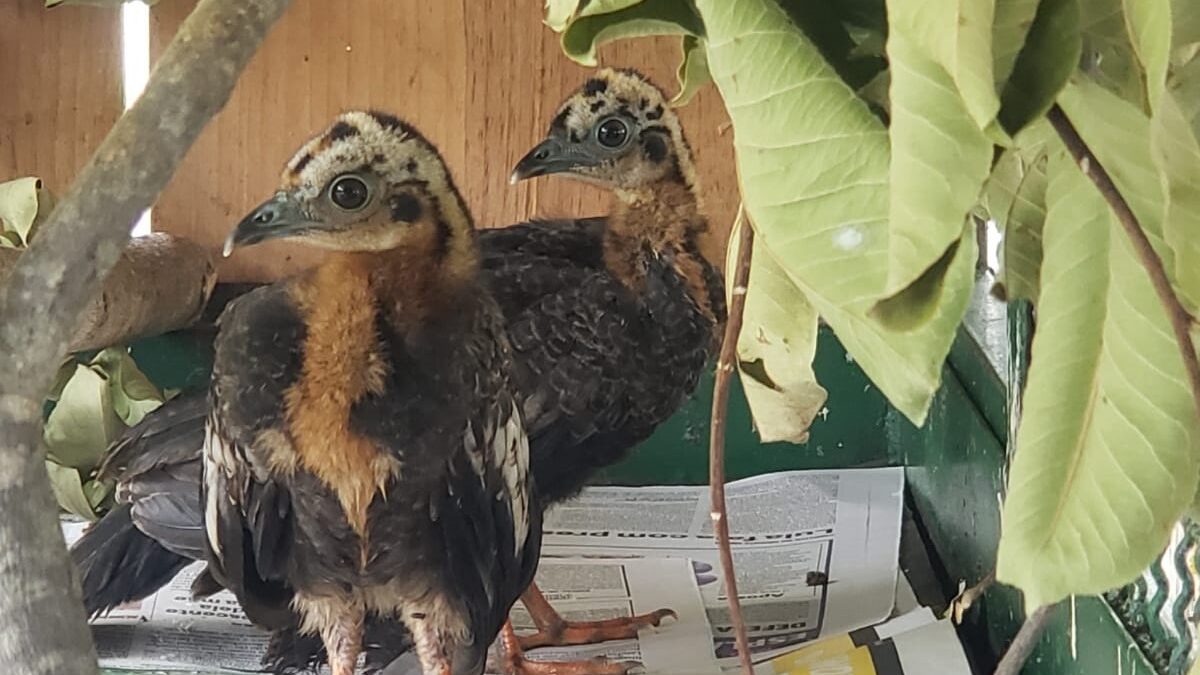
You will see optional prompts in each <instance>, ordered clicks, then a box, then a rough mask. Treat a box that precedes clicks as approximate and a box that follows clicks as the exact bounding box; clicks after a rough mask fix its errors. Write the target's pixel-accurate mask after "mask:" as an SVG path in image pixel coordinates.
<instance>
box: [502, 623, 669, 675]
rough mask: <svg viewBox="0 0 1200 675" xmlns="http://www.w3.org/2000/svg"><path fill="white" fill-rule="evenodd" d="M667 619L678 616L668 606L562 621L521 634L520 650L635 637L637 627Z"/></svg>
mask: <svg viewBox="0 0 1200 675" xmlns="http://www.w3.org/2000/svg"><path fill="white" fill-rule="evenodd" d="M668 618H670V619H677V618H678V615H677V614H676V613H675V612H674V611H673V610H670V609H659V610H656V611H653V612H649V613H647V614H638V615H637V616H627V617H622V618H619V619H606V620H604V621H562V622H560V623H557V624H556V625H552V626H550V627H548V628H546V629H544V630H539V631H538V632H536V633H533V634H532V635H522V636H520V637H519V638H518V640H519V641H520V644H521V648H522V649H536V648H537V647H566V646H571V645H590V644H596V643H597V642H608V641H609V640H629V639H633V638H636V637H637V634H638V631H639V630H641V629H643V628H650V627H658V626H659V625H660V624H662V622H663V620H664V619H668ZM606 672H607V671H606Z"/></svg>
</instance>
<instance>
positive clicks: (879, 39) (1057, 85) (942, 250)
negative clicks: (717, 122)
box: [547, 0, 1200, 606]
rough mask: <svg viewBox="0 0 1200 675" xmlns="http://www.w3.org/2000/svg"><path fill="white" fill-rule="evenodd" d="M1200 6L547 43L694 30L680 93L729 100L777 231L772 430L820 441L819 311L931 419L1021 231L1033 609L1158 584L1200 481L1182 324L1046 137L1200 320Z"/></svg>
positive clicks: (822, 22) (632, 23)
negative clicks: (993, 246) (985, 295)
mask: <svg viewBox="0 0 1200 675" xmlns="http://www.w3.org/2000/svg"><path fill="white" fill-rule="evenodd" d="M1189 3H1190V0H854V1H852V2H850V1H838V0H803V1H801V0H670V1H668V0H640V1H639V0H610V1H607V2H605V1H601V0H594V1H592V2H589V1H588V0H568V1H566V2H562V1H557V0H550V1H549V2H548V15H547V24H548V25H550V26H551V27H552V28H553V29H555V30H558V31H560V32H562V34H563V45H564V49H565V51H566V53H567V54H568V56H571V57H572V58H574V59H576V60H578V61H580V62H582V63H587V64H591V63H594V62H595V60H596V56H595V48H596V46H597V45H599V44H600V43H602V42H604V41H606V40H608V39H615V38H617V37H625V36H630V35H646V34H659V35H677V36H682V37H681V40H682V43H683V54H684V57H685V58H684V62H683V64H682V65H681V68H680V83H681V94H680V96H679V98H678V100H679V101H686V100H688V99H689V98H690V97H691V95H692V94H693V93H694V92H695V90H696V89H698V88H699V87H700V86H703V84H704V81H705V80H706V78H707V77H711V79H712V82H713V83H714V84H715V85H716V88H717V89H718V90H719V92H720V95H721V97H722V99H723V100H724V102H725V105H726V107H727V109H728V111H729V114H730V118H731V119H732V122H733V130H734V133H733V139H734V140H733V142H734V146H735V149H736V153H737V170H738V175H739V179H740V181H741V196H742V199H743V202H744V208H745V213H746V215H747V216H748V220H749V222H750V223H751V224H752V225H753V227H754V228H755V231H756V234H757V237H756V242H757V243H756V248H755V252H754V262H753V264H752V268H751V283H750V288H749V290H748V297H747V305H746V318H745V328H744V330H743V334H742V336H741V339H740V341H739V355H740V358H741V367H742V376H743V381H744V382H745V383H746V388H747V391H748V393H749V395H750V400H751V406H752V408H753V410H754V415H755V419H756V423H757V426H758V427H759V428H760V432H769V433H779V434H781V435H780V436H777V437H783V438H793V439H794V438H802V437H803V432H804V429H803V428H801V427H802V426H804V425H806V424H807V423H809V422H810V421H811V419H812V416H811V412H812V406H820V405H822V402H821V398H823V397H820V398H818V397H816V396H798V395H796V396H789V395H788V392H804V391H807V392H816V391H818V390H819V384H817V383H816V382H815V381H814V379H813V375H812V370H811V359H812V355H813V350H814V349H815V344H814V340H815V334H816V331H815V326H816V323H817V316H818V315H819V316H820V317H821V318H823V319H824V320H825V321H826V322H828V324H829V325H830V326H831V327H832V328H833V330H834V331H835V332H836V333H837V335H838V337H839V338H840V340H841V341H842V343H843V344H844V345H845V347H846V349H847V350H848V352H849V353H850V355H851V356H852V357H853V358H854V359H855V361H856V362H857V363H858V364H859V365H861V366H862V368H863V370H864V371H865V372H866V373H867V374H868V375H869V376H870V377H871V379H872V380H873V381H874V382H875V384H876V385H877V386H878V387H879V388H880V389H881V390H882V391H883V392H884V394H886V395H887V397H888V398H889V400H890V401H891V402H892V403H893V405H895V407H896V408H897V409H898V410H900V411H901V412H903V413H904V414H905V415H906V416H907V417H908V418H909V419H910V420H912V422H913V423H914V424H918V425H920V424H922V423H923V421H924V419H925V415H926V412H927V410H928V407H929V403H930V400H931V397H932V396H933V394H934V392H935V391H936V390H937V388H938V387H939V385H940V374H941V368H942V363H943V361H944V359H945V357H946V354H947V352H948V350H949V348H950V344H951V342H952V341H953V339H954V337H955V335H956V332H957V329H958V324H959V322H960V320H961V318H962V316H963V313H964V311H965V308H966V303H967V301H968V297H969V295H970V290H971V287H972V284H973V283H974V274H973V267H974V262H975V258H976V254H977V252H976V249H975V238H974V219H975V218H988V219H993V220H995V221H996V222H997V223H998V225H999V226H1000V227H1001V228H1002V229H1003V231H1004V234H1005V240H1004V244H1003V255H1002V258H1003V270H1002V272H1001V278H1000V283H1001V284H1002V286H1003V288H1004V290H1005V292H1006V295H1007V296H1008V297H1010V298H1022V299H1026V300H1029V301H1031V302H1033V303H1034V304H1035V308H1036V311H1037V318H1038V330H1037V334H1036V335H1035V338H1034V347H1033V361H1032V363H1031V365H1030V373H1029V379H1028V385H1027V388H1026V391H1025V394H1024V396H1025V399H1024V405H1023V415H1022V419H1021V420H1020V425H1019V429H1018V431H1017V434H1016V438H1015V443H1016V446H1017V453H1016V457H1015V461H1014V464H1013V467H1012V472H1011V477H1010V481H1009V491H1008V496H1007V499H1006V503H1005V505H1004V522H1003V525H1004V527H1003V534H1002V538H1001V543H1000V551H999V556H998V569H997V571H998V576H999V579H1000V580H1001V581H1004V582H1007V583H1012V584H1014V585H1016V586H1018V587H1020V588H1021V589H1022V590H1023V591H1024V592H1025V594H1026V598H1027V600H1028V601H1029V603H1030V605H1031V606H1033V605H1040V604H1045V603H1051V602H1054V601H1056V600H1059V599H1061V598H1063V597H1065V596H1067V595H1069V594H1074V593H1096V592H1099V591H1103V590H1105V589H1107V588H1111V587H1114V586H1117V585H1120V584H1122V583H1124V582H1126V581H1128V580H1129V579H1131V578H1132V577H1134V576H1135V575H1136V574H1137V573H1138V572H1139V571H1140V570H1141V569H1142V568H1144V567H1145V566H1146V564H1147V563H1149V562H1150V561H1151V560H1152V559H1153V558H1154V557H1155V556H1156V555H1157V554H1158V553H1159V552H1160V551H1161V550H1162V548H1163V546H1164V545H1165V544H1166V541H1167V534H1168V532H1169V530H1170V528H1171V526H1172V524H1173V523H1174V522H1175V521H1176V520H1177V519H1178V518H1179V517H1180V516H1181V515H1182V514H1183V513H1184V512H1185V510H1186V509H1187V508H1188V506H1189V505H1190V503H1191V502H1192V499H1193V495H1195V494H1196V488H1197V483H1198V479H1200V454H1198V450H1200V448H1198V447H1197V446H1198V444H1200V437H1198V436H1200V421H1198V420H1197V418H1196V413H1195V408H1194V405H1193V395H1194V394H1196V392H1192V391H1191V390H1190V388H1189V386H1188V381H1187V379H1186V378H1185V377H1184V369H1183V366H1182V359H1181V355H1180V354H1181V352H1180V349H1181V346H1180V345H1179V344H1177V342H1176V340H1175V337H1174V335H1173V333H1172V331H1171V328H1170V325H1169V323H1168V320H1167V314H1166V310H1165V309H1164V307H1163V305H1162V303H1161V302H1160V301H1159V299H1158V297H1157V296H1156V294H1155V291H1154V288H1153V287H1152V285H1151V281H1150V277H1149V276H1148V275H1147V273H1146V269H1145V267H1144V266H1143V263H1142V262H1141V261H1140V260H1139V258H1138V257H1137V256H1136V255H1135V254H1134V249H1133V248H1132V246H1131V244H1130V242H1129V238H1128V237H1127V236H1126V233H1125V232H1124V230H1122V229H1121V228H1120V227H1119V226H1118V224H1117V221H1116V220H1115V216H1114V215H1113V213H1112V211H1111V209H1110V208H1109V206H1108V204H1107V203H1106V202H1105V200H1104V198H1103V197H1102V195H1101V193H1100V192H1099V190H1098V188H1097V187H1096V186H1095V185H1094V184H1093V182H1092V181H1091V180H1090V179H1089V178H1088V177H1087V176H1086V175H1085V172H1084V171H1081V170H1080V167H1078V166H1076V165H1075V163H1074V162H1073V161H1072V160H1071V159H1070V157H1069V156H1068V155H1067V153H1066V150H1065V146H1064V145H1063V143H1062V141H1061V139H1060V138H1059V137H1058V135H1057V134H1056V132H1055V131H1054V129H1053V128H1052V127H1051V126H1050V125H1049V124H1048V123H1047V122H1046V121H1045V119H1044V118H1045V115H1046V113H1047V111H1049V110H1050V109H1051V107H1052V106H1055V105H1057V106H1059V108H1061V110H1062V111H1063V112H1064V113H1065V115H1066V116H1067V118H1069V119H1070V121H1071V123H1072V125H1073V126H1074V127H1075V128H1076V129H1077V130H1078V132H1079V134H1080V136H1081V137H1082V138H1083V140H1084V142H1085V143H1086V144H1087V145H1088V147H1089V148H1090V150H1091V151H1092V152H1093V153H1094V154H1095V156H1096V157H1097V158H1098V159H1099V162H1100V163H1101V165H1102V166H1103V167H1104V169H1105V170H1107V172H1108V173H1109V174H1110V175H1111V176H1112V177H1113V180H1114V182H1115V183H1116V185H1117V188H1118V189H1119V191H1120V192H1121V194H1122V196H1123V197H1124V198H1125V199H1126V200H1127V201H1128V203H1129V204H1130V206H1131V208H1132V210H1133V212H1134V214H1135V215H1136V216H1137V218H1138V220H1139V221H1140V226H1141V227H1142V228H1143V229H1144V231H1145V233H1146V235H1147V237H1148V238H1149V240H1150V242H1151V244H1152V246H1153V248H1154V250H1155V252H1156V253H1157V255H1158V257H1159V258H1160V259H1161V260H1162V263H1163V265H1164V267H1165V270H1166V274H1167V277H1168V279H1169V281H1170V282H1171V284H1172V286H1173V288H1172V289H1171V290H1172V291H1173V292H1174V293H1176V294H1177V295H1178V296H1179V297H1180V298H1181V299H1182V300H1183V302H1184V303H1185V306H1187V307H1189V308H1190V309H1192V310H1196V309H1197V308H1200V180H1198V179H1197V177H1198V176H1200V12H1198V11H1196V10H1195V9H1194V8H1193V7H1191V6H1190V4H1189ZM600 26H602V27H603V29H602V30H600V29H598V28H597V27H600ZM1188 347H1189V348H1190V347H1191V346H1190V345H1188ZM821 391H822V393H823V390H821ZM784 409H789V410H790V413H791V414H786V413H785V412H784ZM775 420H781V422H780V424H779V425H778V427H782V429H780V428H778V427H775V428H773V422H774V421H775Z"/></svg>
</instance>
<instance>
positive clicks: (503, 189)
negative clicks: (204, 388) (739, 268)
mask: <svg viewBox="0 0 1200 675" xmlns="http://www.w3.org/2000/svg"><path fill="white" fill-rule="evenodd" d="M190 6H191V3H188V2H183V1H182V0H175V1H174V2H169V3H165V2H164V3H159V4H158V5H156V6H155V7H154V9H153V11H152V18H151V34H152V41H151V52H152V54H157V53H161V50H162V48H163V47H164V46H165V43H166V41H167V40H169V38H170V36H171V35H172V34H173V33H174V31H175V30H176V29H177V27H178V25H179V23H180V22H181V21H182V20H183V18H184V17H185V16H186V13H187V11H188V10H189V9H190ZM541 6H542V5H541V3H538V2H521V3H511V2H501V1H500V0H483V1H481V2H473V3H453V2H446V3H430V2H421V1H419V0H357V1H356V2H355V3H353V4H340V3H324V2H319V0H296V2H295V4H294V5H293V6H292V8H291V9H290V10H289V11H288V14H287V15H285V16H284V18H283V20H282V21H281V22H280V24H279V25H278V26H277V27H276V29H275V30H274V31H273V33H272V34H271V36H270V37H269V38H268V40H267V43H266V44H265V45H264V47H263V50H262V51H261V52H260V53H259V54H258V55H257V56H256V57H255V59H254V60H253V61H252V62H251V64H250V67H249V68H248V69H247V71H246V73H245V74H244V75H243V76H242V80H241V82H240V83H239V85H238V87H237V90H236V91H235V92H234V95H233V98H232V100H231V101H230V103H229V105H228V106H227V108H226V109H225V110H224V111H223V112H222V113H221V114H220V115H219V116H218V118H217V120H215V121H214V123H213V124H212V125H211V126H210V127H209V129H207V130H206V131H205V133H204V134H203V135H202V137H201V139H200V141H199V142H198V143H197V145H196V147H194V148H193V149H192V152H191V154H190V155H189V156H188V158H187V159H186V160H185V162H184V164H183V166H182V167H181V168H180V171H179V173H178V174H177V175H176V177H175V179H174V181H173V182H172V185H171V187H170V188H169V189H168V190H167V192H166V193H164V195H163V197H162V198H161V199H160V201H159V204H158V206H157V208H156V211H155V228H156V229H164V230H167V231H170V232H172V233H174V234H181V235H184V236H188V237H191V238H193V239H196V240H197V241H199V242H201V243H203V244H205V245H207V246H211V247H213V248H216V247H217V246H219V245H220V242H221V241H222V240H223V239H224V237H225V235H226V233H227V232H228V230H229V228H230V227H231V226H232V225H233V223H234V222H236V220H237V219H238V218H239V217H241V216H242V215H243V214H245V213H246V212H247V211H248V210H249V209H250V208H252V207H253V206H254V205H255V204H256V203H257V202H258V201H260V200H261V199H263V198H265V197H266V196H267V195H269V194H270V192H271V191H272V190H273V189H274V188H275V186H276V184H277V178H278V171H279V168H280V167H281V166H282V165H283V163H284V162H285V161H286V160H287V159H288V158H289V157H290V156H291V153H292V151H293V150H294V149H295V148H296V147H297V146H298V145H299V144H300V142H301V141H303V139H304V138H306V137H307V136H308V135H310V134H312V133H313V132H315V131H317V130H319V129H320V128H321V127H322V126H323V125H324V124H326V123H327V122H328V121H329V120H330V119H331V118H332V117H333V116H334V115H335V114H337V113H338V112H339V111H341V110H345V109H348V108H356V107H374V108H380V109H383V110H387V111H390V112H393V113H395V114H398V115H400V116H401V117H404V118H405V119H407V120H409V121H410V122H412V123H413V124H415V125H416V126H417V127H419V128H420V129H421V130H422V131H423V132H424V133H425V135H426V136H427V137H428V138H429V139H430V140H432V141H433V142H434V143H436V144H438V146H439V148H440V149H441V151H442V153H443V155H444V157H445V159H446V161H447V163H448V164H449V165H450V167H451V169H452V170H453V172H454V175H455V177H456V180H457V182H458V184H459V187H460V189H461V190H462V192H463V194H464V197H465V198H466V199H467V201H468V203H469V204H470V206H471V208H472V210H473V212H474V214H475V216H476V220H477V222H478V223H479V225H480V226H484V227H488V226H502V225H507V224H510V223H513V222H518V221H521V220H525V219H528V218H530V217H533V216H555V215H557V216H565V215H574V216H582V215H594V214H598V213H603V212H605V211H606V210H607V197H606V196H605V195H604V194H603V193H601V192H599V191H598V190H596V189H595V188H590V187H588V186H585V185H582V184H577V183H573V182H569V181H564V180H552V179H540V180H536V181H530V182H528V183H526V184H523V185H520V186H517V187H515V188H514V187H512V186H509V185H508V175H509V173H510V171H511V170H512V166H513V164H514V163H515V162H516V160H517V159H518V158H520V156H521V155H523V154H524V153H525V152H526V151H527V150H528V149H529V148H530V147H531V146H532V145H533V144H534V143H536V142H537V141H538V140H540V138H541V136H542V134H544V133H545V130H546V128H547V125H548V124H549V120H550V117H551V116H552V114H553V111H554V110H555V109H556V108H557V106H558V104H559V103H560V102H561V100H562V98H563V97H564V96H565V95H566V94H567V93H568V92H569V91H570V90H571V89H573V88H574V87H576V86H578V85H579V83H580V82H582V80H583V79H584V78H585V77H586V76H587V73H588V69H586V68H581V67H579V66H577V65H576V64H574V63H572V62H570V61H569V60H568V59H566V57H564V56H562V54H561V51H560V49H559V46H558V37H557V35H555V34H554V33H553V32H551V31H550V30H549V29H547V28H545V27H544V26H543V25H542V23H541V18H542V15H541ZM350 8H353V9H352V10H351V9H350ZM678 60H679V44H678V40H665V39H664V40H653V41H644V40H643V41H638V42H636V43H628V44H618V45H614V46H612V47H610V48H608V49H606V50H605V51H604V53H603V54H602V61H603V64H604V65H612V66H633V67H637V68H639V69H641V70H643V72H645V73H646V74H648V75H650V76H651V77H653V78H654V79H655V80H656V81H657V82H659V83H660V84H661V85H663V86H664V87H666V88H667V89H668V90H669V91H673V90H674V86H675V84H674V69H675V67H676V65H677V63H678ZM682 115H683V118H684V124H685V126H686V127H687V130H688V133H689V140H690V141H691V142H692V145H693V148H694V149H695V150H696V152H697V154H698V156H699V165H700V172H701V176H702V180H703V181H704V186H705V189H706V194H707V203H708V205H709V209H710V214H711V215H712V217H713V221H714V223H715V224H716V225H717V226H718V227H719V228H721V229H722V231H726V232H727V231H728V228H729V223H730V221H731V219H732V217H733V213H734V211H735V210H736V208H737V198H736V190H734V189H733V187H734V186H735V176H734V170H733V164H732V147H731V146H730V139H729V138H728V137H724V138H722V137H719V136H718V128H719V127H720V126H721V125H722V123H723V122H724V121H725V120H726V119H727V118H726V116H725V113H724V109H723V107H722V105H721V101H720V98H719V96H718V95H717V94H716V92H715V91H713V90H709V91H705V92H702V94H701V95H700V96H699V97H698V98H697V99H696V100H695V101H693V103H692V104H691V105H689V106H687V107H686V108H684V109H683V111H682ZM718 196H722V197H723V198H718ZM318 256H319V254H317V253H315V252H313V251H311V250H310V249H306V248H303V247H299V246H296V245H289V244H264V245H262V246H259V247H255V248H254V249H249V250H246V251H241V252H238V253H236V254H235V255H234V256H233V257H232V258H230V259H229V260H227V261H225V262H224V263H223V266H222V269H221V274H222V279H224V280H226V281H246V280H255V281H257V280H271V279H276V278H279V277H280V276H281V275H285V274H288V273H290V272H293V271H295V270H296V269H297V268H300V267H303V266H307V265H309V264H311V263H312V262H313V261H315V260H316V259H318Z"/></svg>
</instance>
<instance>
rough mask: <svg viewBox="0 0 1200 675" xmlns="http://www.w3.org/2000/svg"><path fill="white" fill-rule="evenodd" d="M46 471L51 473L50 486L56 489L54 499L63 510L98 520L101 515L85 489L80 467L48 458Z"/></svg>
mask: <svg viewBox="0 0 1200 675" xmlns="http://www.w3.org/2000/svg"><path fill="white" fill-rule="evenodd" d="M46 471H47V472H49V474H50V487H51V489H53V490H54V499H55V500H56V501H57V502H58V505H59V506H61V507H62V508H63V510H65V511H67V512H69V513H73V514H75V515H77V516H79V517H81V518H87V519H88V520H96V518H97V517H99V514H97V513H96V509H95V507H94V506H93V505H92V500H91V498H90V497H89V495H88V492H87V491H85V490H84V485H83V480H82V479H81V478H80V476H79V470H78V469H73V468H71V467H68V466H62V465H61V464H56V463H54V462H52V461H49V460H47V461H46ZM92 482H95V481H92ZM93 492H94V488H93Z"/></svg>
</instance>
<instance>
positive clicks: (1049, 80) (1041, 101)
mask: <svg viewBox="0 0 1200 675" xmlns="http://www.w3.org/2000/svg"><path fill="white" fill-rule="evenodd" d="M998 10H999V8H997V11H998ZM1082 50H1083V40H1082V37H1081V36H1080V33H1079V0H1042V3H1041V5H1040V6H1039V7H1038V10H1037V17H1036V19H1035V20H1034V22H1033V27H1032V28H1030V30H1029V35H1028V37H1027V39H1026V41H1025V48H1024V49H1022V50H1021V53H1020V55H1019V56H1018V57H1017V60H1016V63H1015V64H1014V65H1013V70H1012V76H1011V77H1010V78H1009V79H1008V81H1007V82H1006V83H1005V85H1004V89H1003V92H1002V93H1001V95H1000V101H1001V106H1000V115H999V118H1000V124H1001V126H1003V127H1004V129H1005V131H1007V132H1008V133H1009V134H1012V135H1014V136H1015V135H1016V134H1017V133H1019V132H1020V131H1021V129H1024V128H1025V126H1026V125H1028V124H1029V123H1031V122H1033V121H1034V120H1036V119H1040V118H1041V117H1042V116H1043V115H1045V114H1046V111H1047V110H1049V109H1050V106H1051V105H1052V104H1053V103H1054V98H1055V97H1056V96H1058V92H1060V91H1062V88H1063V86H1065V85H1066V83H1067V80H1068V79H1069V78H1070V77H1071V73H1074V72H1075V68H1076V67H1077V66H1078V64H1079V59H1080V55H1081V54H1082Z"/></svg>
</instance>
